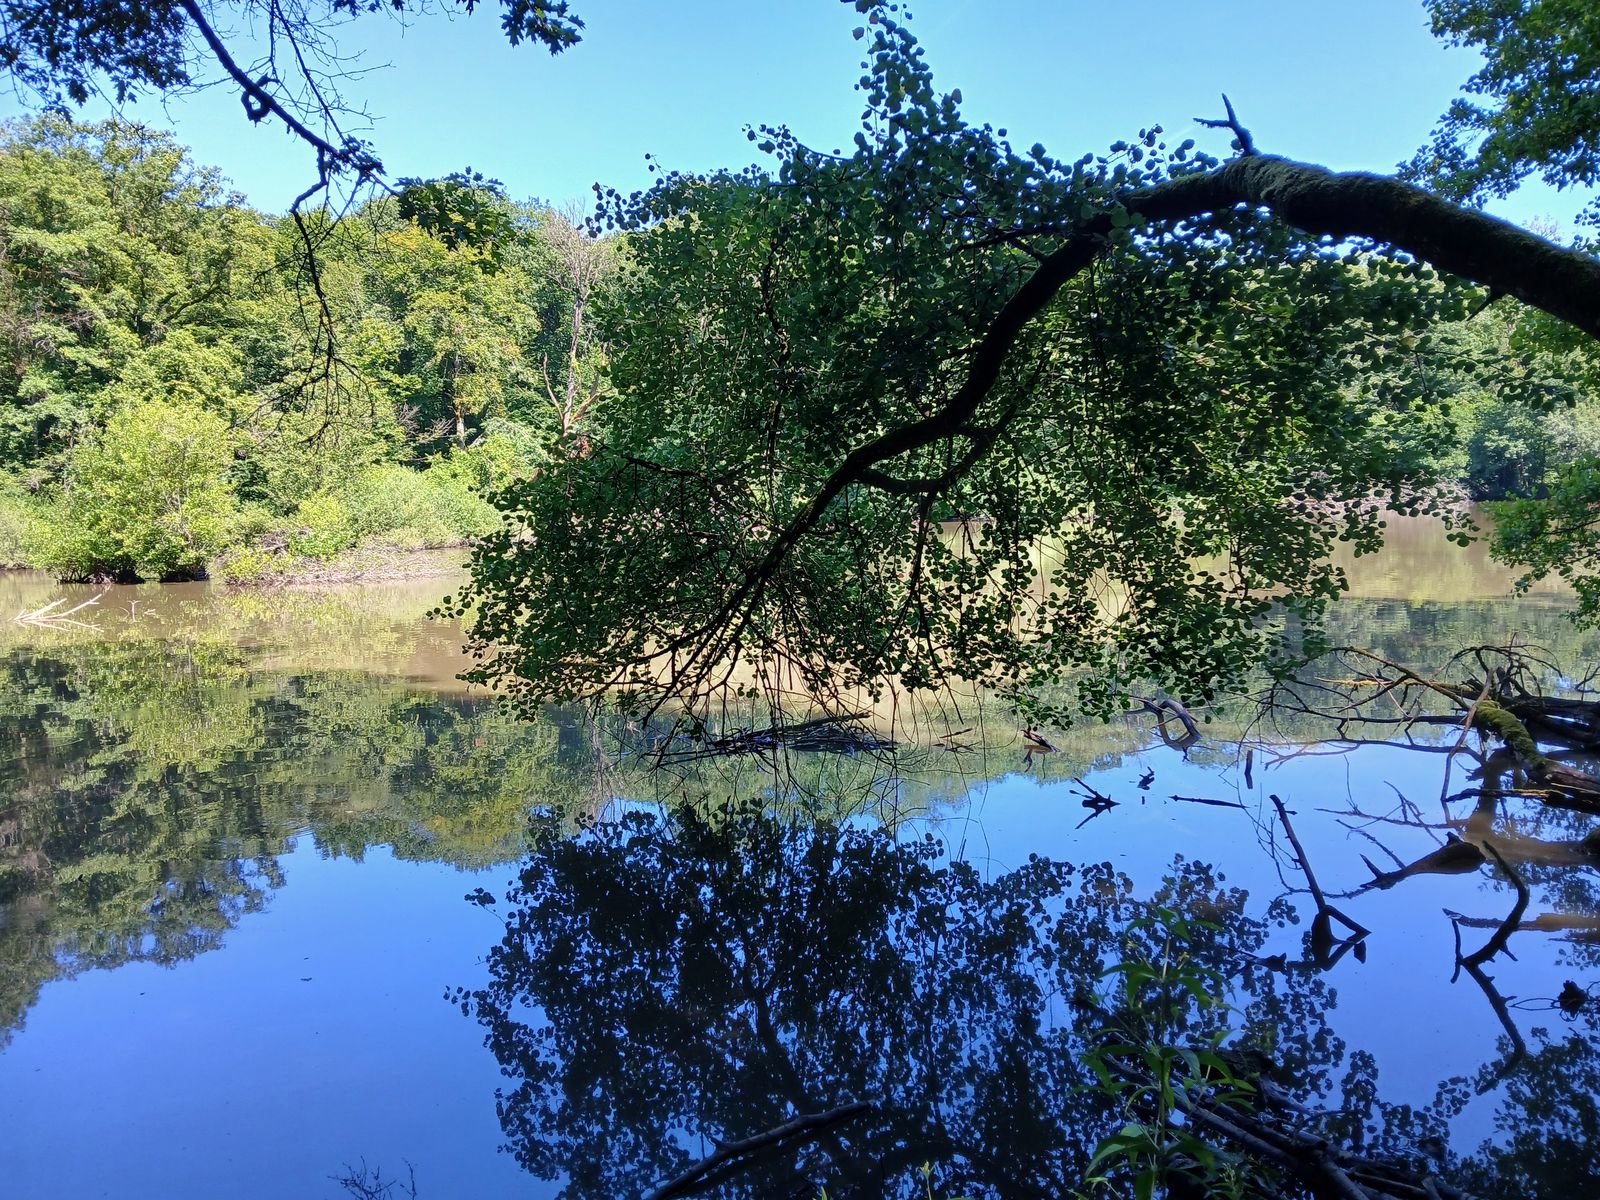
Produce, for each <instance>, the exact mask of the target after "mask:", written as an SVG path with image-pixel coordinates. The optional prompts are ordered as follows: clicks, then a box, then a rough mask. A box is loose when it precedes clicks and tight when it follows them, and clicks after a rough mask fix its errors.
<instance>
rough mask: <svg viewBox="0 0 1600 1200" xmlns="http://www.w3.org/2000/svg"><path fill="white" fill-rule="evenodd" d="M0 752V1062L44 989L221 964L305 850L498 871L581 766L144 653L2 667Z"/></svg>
mask: <svg viewBox="0 0 1600 1200" xmlns="http://www.w3.org/2000/svg"><path fill="white" fill-rule="evenodd" d="M564 734H565V735H566V737H567V739H568V742H569V744H568V745H566V746H563V745H562V739H563V735H564ZM0 747H3V748H4V749H3V750H0V964H3V965H4V968H5V969H4V971H3V973H0V978H3V979H4V988H3V991H0V1044H3V1041H4V1039H5V1038H6V1037H7V1036H8V1034H9V1033H10V1032H11V1031H12V1030H13V1029H15V1028H16V1027H17V1026H18V1025H19V1023H20V1021H21V1019H22V1017H23V1014H24V1013H25V1011H26V1010H27V1008H28V1007H29V1006H30V1005H31V1004H32V1003H33V1001H34V999H35V997H36V996H37V993H38V990H39V988H40V986H41V985H42V984H43V983H44V982H45V981H47V980H49V979H52V978H60V977H67V976H71V975H74V974H76V973H78V972H80V971H83V970H86V969H90V968H107V967H114V966H117V965H119V964H121V963H125V962H138V961H147V962H157V963H162V964H169V965H170V964H172V963H175V962H179V961H182V960H184V959H189V958H193V957H194V956H195V955H197V954H200V953H203V952H205V951H207V950H211V949H214V948H216V947H217V946H219V945H220V944H221V942H222V938H223V935H224V934H225V933H226V931H227V930H229V929H231V928H232V927H234V926H235V925H236V924H237V922H238V921H239V920H240V918H241V917H243V916H244V915H245V914H248V913H253V912H259V911H261V910H262V909H263V908H264V907H265V905H266V903H267V901H268V899H269V898H270V896H271V894H272V892H273V891H274V890H275V889H276V888H277V887H278V886H280V884H281V873H280V870H279V865H278V859H279V857H280V856H281V855H283V854H284V853H286V852H287V850H288V849H289V848H290V847H291V845H292V844H293V842H294V840H295V838H296V837H297V836H299V835H301V834H302V833H309V835H310V837H311V839H312V840H313V841H314V843H315V845H316V847H317V849H318V850H319V851H320V852H321V853H323V854H325V855H344V856H349V857H353V858H360V857H361V855H362V854H363V853H364V852H365V851H366V849H367V848H368V847H369V846H372V845H385V846H388V847H391V848H392V849H393V851H394V853H395V854H396V856H397V857H400V858H402V859H412V860H417V861H437V862H448V863H451V864H454V865H456V866H459V867H467V868H470V867H474V866H481V865H485V864H489V863H496V862H504V861H506V860H507V859H509V858H513V857H515V856H516V854H517V853H518V852H519V850H520V848H521V846H522V832H523V824H524V820H525V816H526V813H527V806H528V804H529V803H530V801H532V800H536V799H538V798H540V797H560V800H561V802H562V803H563V804H567V803H570V801H571V799H572V798H573V796H574V795H575V794H576V793H577V791H578V788H577V786H576V783H577V781H578V780H579V779H580V777H581V774H582V771H583V761H584V760H583V749H584V748H583V746H582V745H581V744H577V741H576V738H575V737H574V735H573V731H572V729H571V727H570V723H568V724H567V725H565V726H564V725H563V724H562V723H561V722H560V721H559V720H558V719H552V720H551V721H550V722H548V723H545V724H541V725H533V726H529V725H525V724H522V723H518V722H513V721H511V720H509V719H508V718H506V717H505V716H503V715H502V714H500V713H498V712H497V711H495V709H494V708H493V706H492V705H491V704H489V703H488V702H487V700H486V699H485V698H483V697H478V698H468V697H465V696H441V695H435V694H429V693H425V692H418V691H416V690H414V689H413V688H411V687H409V686H408V685H407V684H405V683H404V682H402V681H394V680H391V681H387V682H385V681H382V680H376V679H373V678H372V677H370V676H365V675H355V674H320V675H315V676H293V675H291V676H280V675H276V674H271V673H265V674H263V673H260V672H258V671H257V670H255V669H254V668H253V667H252V666H251V665H250V661H249V659H248V657H247V656H246V655H245V654H244V653H243V652H242V651H241V650H239V649H238V648H236V647H232V646H226V645H220V646H219V645H215V644H187V645H175V644H173V643H169V642H146V641H129V642H118V643H108V644H100V645H96V646H92V647H87V648H85V647H82V646H80V647H68V648H63V649H62V650H59V651H57V652H56V653H55V654H49V655H47V654H39V653H32V652H22V651H16V652H12V653H10V654H7V655H4V656H0Z"/></svg>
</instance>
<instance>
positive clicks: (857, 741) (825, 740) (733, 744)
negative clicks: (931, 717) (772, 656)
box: [654, 715, 898, 764]
mask: <svg viewBox="0 0 1600 1200" xmlns="http://www.w3.org/2000/svg"><path fill="white" fill-rule="evenodd" d="M897 748H898V743H896V742H895V741H893V740H892V739H889V738H882V737H879V736H878V735H877V734H875V733H873V732H872V731H871V730H869V729H867V728H866V727H865V725H863V724H862V723H861V718H860V716H859V715H855V716H846V717H842V718H841V717H818V718H817V719H816V720H812V721H800V722H797V723H795V724H792V725H790V724H777V725H769V726H767V727H766V728H764V729H741V730H738V731H736V732H734V733H730V734H727V735H725V736H723V737H716V738H710V737H708V738H705V739H704V740H702V741H701V742H699V744H697V745H694V746H692V747H691V748H690V749H687V750H669V749H668V748H667V747H666V746H663V747H662V749H661V751H660V752H659V753H658V754H656V755H655V756H654V757H655V759H656V762H657V763H658V764H660V763H673V762H688V761H693V760H695V759H703V758H724V757H729V756H733V755H740V754H771V753H773V752H774V751H778V750H810V751H825V752H827V753H831V754H887V753H890V752H891V751H893V750H895V749H897Z"/></svg>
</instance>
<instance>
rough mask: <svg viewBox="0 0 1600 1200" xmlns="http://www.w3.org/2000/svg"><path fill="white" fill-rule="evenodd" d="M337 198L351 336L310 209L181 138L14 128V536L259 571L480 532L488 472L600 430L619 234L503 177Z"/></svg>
mask: <svg viewBox="0 0 1600 1200" xmlns="http://www.w3.org/2000/svg"><path fill="white" fill-rule="evenodd" d="M462 180H465V182H462ZM446 184H448V185H449V186H445V185H446ZM457 210H459V213H457ZM460 214H465V217H464V218H463V220H461V221H452V220H451V219H450V218H451V217H452V215H460ZM490 214H492V215H493V220H492V221H491V220H490ZM313 224H317V225H318V229H319V234H318V236H319V238H320V239H321V240H320V243H319V248H318V268H319V274H318V281H319V283H320V286H321V289H322V293H323V300H325V301H326V305H327V311H328V315H329V319H331V321H332V324H333V329H334V334H335V345H336V347H337V357H336V358H335V359H334V360H332V361H331V362H330V361H326V360H321V359H319V358H318V354H317V350H318V347H319V346H320V345H321V344H322V343H320V342H319V340H318V339H319V337H320V336H321V333H322V325H321V321H322V319H323V314H322V311H321V301H319V300H318V298H317V297H316V296H315V295H314V293H313V292H312V290H311V288H310V286H309V283H308V280H307V279H306V277H305V275H304V271H303V267H304V260H303V257H302V255H301V253H300V252H301V249H302V247H301V245H300V243H299V241H298V240H297V239H298V236H299V234H298V230H296V229H293V228H292V227H290V226H289V225H287V224H286V223H284V222H280V221H277V220H274V219H272V218H269V217H266V216H264V215H262V214H260V213H257V212H254V211H252V210H251V209H249V208H247V207H246V206H245V205H244V203H243V201H242V200H241V199H240V198H239V197H238V196H236V195H232V194H230V193H228V192H227V191H226V190H225V188H224V186H223V183H222V180H221V179H220V177H219V176H218V175H217V173H216V172H214V171H210V170H206V169H203V168H199V167H196V166H195V165H194V164H193V163H192V162H191V161H190V160H189V158H188V156H187V154H186V153H185V152H184V150H183V149H182V147H180V146H179V145H178V144H177V143H176V142H175V141H173V139H172V138H171V137H170V136H168V135H166V134H161V133H157V132H155V131H152V130H149V129H146V128H144V127H141V126H136V125H128V124H123V123H104V124H100V125H93V126H80V125H74V124H72V123H70V122H68V121H67V120H65V119H64V118H60V117H55V116H50V117H43V118H39V119H37V120H34V121H29V122H23V123H18V124H14V125H12V126H10V127H8V128H7V130H6V131H5V133H4V136H3V140H0V249H3V261H0V330H3V336H0V559H3V560H4V561H6V562H8V563H11V562H22V561H26V562H31V563H34V564H37V565H41V566H46V567H49V568H50V569H52V570H55V571H56V572H57V573H59V574H61V575H62V576H64V577H68V578H91V577H103V576H109V577H114V578H120V579H128V578H150V579H155V578H181V577H190V576H194V575H197V574H202V573H204V572H205V570H206V568H207V565H208V564H209V563H211V562H212V561H213V560H214V559H216V557H217V556H218V554H219V553H221V554H222V556H223V557H222V565H223V567H224V569H225V570H226V571H227V572H229V573H231V574H233V575H235V576H238V577H246V578H250V577H258V576H261V575H263V574H265V575H272V574H281V573H283V572H285V571H294V570H296V569H297V568H298V567H299V566H301V565H302V564H303V563H304V562H305V560H308V559H309V560H326V559H328V558H330V557H332V556H333V555H336V554H337V553H339V552H341V551H343V550H346V549H349V548H350V547H352V546H355V545H357V544H359V543H361V542H363V541H368V542H370V541H374V540H376V541H381V542H384V543H386V544H391V545H397V546H402V547H409V546H426V545H442V544H451V543H457V542H460V541H462V540H464V539H467V538H471V537H478V536H482V535H483V534H485V533H487V532H488V531H489V529H491V528H492V527H493V526H494V524H495V520H496V517H495V514H494V511H493V509H492V508H491V507H490V506H489V504H488V503H487V501H486V500H484V499H483V496H482V493H483V492H484V490H485V489H487V488H488V487H489V486H491V485H498V484H501V483H504V482H506V481H508V480H509V479H511V478H513V477H517V476H521V475H524V474H526V473H527V472H528V471H529V470H531V469H532V467H533V466H534V465H535V464H536V463H538V462H539V461H540V460H541V459H542V458H543V457H544V455H545V454H546V453H547V451H548V448H549V447H550V446H551V444H552V443H553V442H554V441H556V440H558V439H560V438H562V437H568V438H570V437H576V436H581V435H582V433H583V432H584V430H585V429H586V428H587V424H586V422H587V421H588V420H589V418H590V414H591V413H592V412H594V411H597V409H596V406H595V405H593V404H592V403H591V404H590V405H589V406H588V407H586V408H584V409H583V410H582V411H581V412H578V413H576V414H575V415H574V413H573V412H572V411H571V407H572V406H571V405H570V404H569V403H568V393H569V392H570V391H572V390H574V389H578V388H579V387H580V384H581V390H582V393H583V395H584V396H585V397H587V398H589V399H590V400H591V401H592V400H593V399H595V398H596V397H598V396H599V395H600V394H601V393H602V392H603V388H602V387H601V385H600V384H598V383H597V382H596V376H595V371H596V367H595V364H596V362H597V361H599V357H600V350H599V347H598V346H597V345H596V344H595V343H594V342H593V340H592V339H591V338H590V337H589V336H588V331H587V330H586V329H585V328H584V326H583V324H582V313H583V308H584V305H586V304H587V303H589V302H590V300H591V299H592V296H593V294H594V293H595V292H596V291H597V289H600V288H603V287H604V286H605V284H606V280H607V279H608V278H609V275H610V262H611V259H612V258H613V257H614V251H613V248H612V247H611V246H610V245H609V244H599V243H594V242H592V241H590V240H589V239H587V238H585V237H584V236H583V235H582V234H581V233H579V232H577V231H576V230H574V229H573V228H572V227H571V226H570V225H568V224H567V222H566V221H565V219H564V218H562V217H560V216H559V215H557V214H555V213H553V212H550V211H549V210H546V209H540V208H537V207H535V206H530V205H516V204H512V203H510V202H509V201H507V200H506V198H505V197H504V196H503V195H502V194H501V193H500V192H499V191H498V190H497V189H496V188H495V186H494V185H493V183H492V181H485V180H482V179H481V178H479V177H475V176H462V177H458V178H457V179H456V180H454V181H443V183H438V184H425V183H418V184H416V185H415V186H414V187H412V188H408V189H406V190H403V191H401V193H400V194H399V196H398V198H397V199H386V200H381V201H374V202H372V203H370V204H369V205H367V206H366V207H365V208H364V209H363V210H361V211H360V212H358V213H356V214H354V215H353V216H351V217H349V218H347V219H346V220H345V221H343V222H340V223H339V224H337V225H329V224H328V223H327V222H326V221H325V220H321V221H320V223H319V222H313ZM430 230H433V231H434V232H430ZM490 230H492V231H493V233H492V235H491V234H490V232H489V231H490ZM574 247H576V253H577V258H578V266H579V267H580V268H582V269H581V270H579V271H577V272H576V273H574V270H573V258H574V253H575V251H574ZM574 314H576V318H575V316H574Z"/></svg>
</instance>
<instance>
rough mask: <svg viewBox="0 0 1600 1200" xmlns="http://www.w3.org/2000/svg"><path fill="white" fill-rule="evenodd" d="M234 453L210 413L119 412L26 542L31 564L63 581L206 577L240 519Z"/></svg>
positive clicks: (84, 449)
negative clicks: (232, 478)
mask: <svg viewBox="0 0 1600 1200" xmlns="http://www.w3.org/2000/svg"><path fill="white" fill-rule="evenodd" d="M233 450H234V436H233V434H232V432H231V430H230V429H229V428H228V425H227V423H226V422H225V421H224V420H223V419H222V418H220V417H218V416H215V415H213V414H211V413H208V412H203V411H201V410H199V409H193V408H180V407H178V406H177V405H173V404H168V403H165V402H162V401H147V402H142V403H137V404H131V405H129V406H127V407H126V408H122V409H119V410H118V411H116V412H115V413H113V414H112V415H111V417H110V419H109V420H107V422H106V425H105V428H104V430H102V431H101V432H100V434H99V435H98V436H97V437H94V438H92V439H90V440H89V441H86V442H83V443H81V444H80V445H79V446H78V447H77V448H75V449H74V450H73V451H72V454H71V455H70V457H69V458H68V462H67V475H66V479H65V481H64V482H63V484H62V487H61V490H60V492H59V494H58V495H57V496H56V497H55V499H54V501H53V503H51V504H49V505H48V507H47V508H46V509H45V510H44V512H43V514H42V517H41V519H40V521H39V522H38V523H37V524H36V525H35V526H34V529H33V531H32V532H31V533H30V535H29V545H28V547H27V549H28V551H29V555H30V558H31V559H32V560H33V561H35V562H37V563H39V564H40V565H41V566H45V567H49V568H51V569H53V570H55V571H56V572H57V573H58V574H59V575H60V576H61V577H62V578H63V579H89V578H96V577H108V578H113V579H130V580H131V579H180V578H197V577H201V576H203V575H204V574H205V567H206V562H207V560H209V559H210V558H211V556H212V555H214V554H216V553H217V551H219V550H221V549H222V547H223V546H224V545H226V544H227V542H228V540H229V537H230V536H231V535H232V532H233V527H234V524H235V521H236V519H237V517H238V507H237V504H236V502H235V498H234V494H233V490H232V488H231V486H230V484H229V479H228V471H229V468H230V467H231V466H232V463H233Z"/></svg>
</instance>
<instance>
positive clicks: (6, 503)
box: [0, 478, 33, 567]
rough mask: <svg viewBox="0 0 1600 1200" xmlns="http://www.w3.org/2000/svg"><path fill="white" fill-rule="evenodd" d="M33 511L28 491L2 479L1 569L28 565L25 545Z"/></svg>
mask: <svg viewBox="0 0 1600 1200" xmlns="http://www.w3.org/2000/svg"><path fill="white" fill-rule="evenodd" d="M32 510H33V504H32V501H31V500H30V499H29V497H28V493H27V491H26V490H25V489H24V488H23V487H22V486H21V485H20V484H18V483H16V482H14V481H13V480H10V479H4V478H0V567H21V566H26V565H27V563H28V556H27V552H26V550H25V548H24V544H25V542H26V540H27V533H28V522H29V520H30V519H31V516H32Z"/></svg>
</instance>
